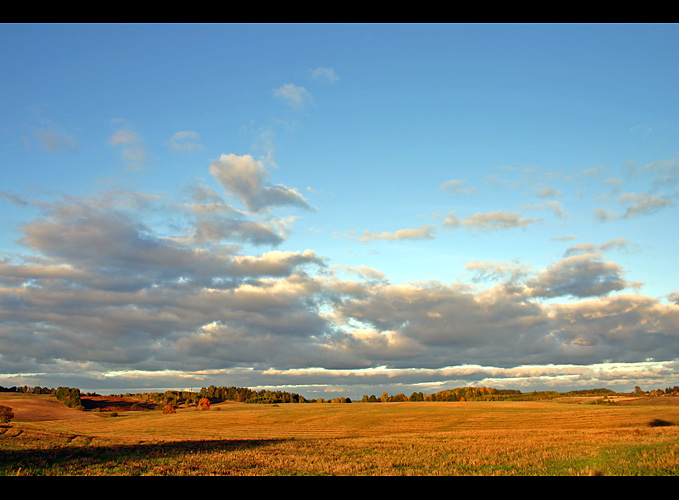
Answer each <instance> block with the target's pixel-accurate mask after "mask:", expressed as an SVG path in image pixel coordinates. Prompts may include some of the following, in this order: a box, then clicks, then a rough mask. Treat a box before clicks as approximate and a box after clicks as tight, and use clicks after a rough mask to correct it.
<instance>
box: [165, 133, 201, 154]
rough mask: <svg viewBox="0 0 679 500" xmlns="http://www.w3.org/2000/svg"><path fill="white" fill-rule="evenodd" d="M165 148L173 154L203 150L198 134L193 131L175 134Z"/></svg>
mask: <svg viewBox="0 0 679 500" xmlns="http://www.w3.org/2000/svg"><path fill="white" fill-rule="evenodd" d="M167 147H168V149H169V150H170V151H172V152H173V153H194V152H196V151H201V150H202V149H203V145H202V144H201V143H200V134H199V133H198V132H195V131H193V130H182V131H180V132H175V133H174V134H173V135H172V137H171V138H170V140H169V141H168V142H167Z"/></svg>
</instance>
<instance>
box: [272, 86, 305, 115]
mask: <svg viewBox="0 0 679 500" xmlns="http://www.w3.org/2000/svg"><path fill="white" fill-rule="evenodd" d="M274 95H275V96H276V97H278V98H280V99H282V100H283V101H284V102H286V103H287V104H289V105H290V106H291V107H293V108H295V109H303V108H304V107H305V106H306V105H309V104H313V102H314V101H313V98H312V97H311V93H310V92H309V91H308V90H307V89H305V88H304V87H300V86H299V85H295V84H294V83H286V84H285V85H283V86H281V87H279V88H277V89H275V90H274Z"/></svg>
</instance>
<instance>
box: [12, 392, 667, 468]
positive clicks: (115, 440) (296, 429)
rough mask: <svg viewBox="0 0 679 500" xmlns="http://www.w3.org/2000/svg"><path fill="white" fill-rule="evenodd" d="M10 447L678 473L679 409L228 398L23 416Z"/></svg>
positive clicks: (41, 451)
mask: <svg viewBox="0 0 679 500" xmlns="http://www.w3.org/2000/svg"><path fill="white" fill-rule="evenodd" d="M654 421H655V422H657V421H661V422H663V423H664V425H654V424H653V422H654ZM667 424H671V425H667ZM0 432H2V430H0ZM0 450H4V451H3V453H2V455H0V474H5V475H15V474H36V475H38V474H40V475H43V474H44V475H354V476H356V475H363V476H367V475H429V476H434V475H533V476H537V475H550V476H556V475H593V474H602V475H678V474H679V405H669V404H667V405H662V404H657V405H632V404H630V405H625V406H622V405H620V406H617V405H616V406H602V405H600V406H594V405H587V404H562V403H554V402H520V403H516V402H514V403H510V402H488V403H482V402H466V403H430V402H429V403H412V402H408V403H372V404H370V403H352V404H327V403H326V404H281V405H278V406H276V405H246V404H238V403H225V404H221V405H215V406H213V407H212V409H211V410H209V411H197V410H194V409H180V410H178V411H177V413H175V414H171V415H164V414H162V413H161V412H159V411H155V412H126V413H119V416H118V417H115V418H114V417H106V416H96V415H92V418H80V419H77V420H70V419H66V420H63V419H62V420H53V421H40V422H36V421H33V422H30V421H24V422H13V423H12V425H11V427H9V428H6V429H5V432H4V434H2V435H0Z"/></svg>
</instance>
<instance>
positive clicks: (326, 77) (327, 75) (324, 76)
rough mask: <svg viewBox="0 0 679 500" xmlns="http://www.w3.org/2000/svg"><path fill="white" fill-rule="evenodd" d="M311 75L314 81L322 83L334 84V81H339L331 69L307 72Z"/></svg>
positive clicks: (319, 68) (317, 69)
mask: <svg viewBox="0 0 679 500" xmlns="http://www.w3.org/2000/svg"><path fill="white" fill-rule="evenodd" d="M309 72H310V73H311V77H312V78H313V79H314V80H318V81H322V82H325V83H335V82H336V81H338V80H339V76H337V74H336V73H335V70H334V69H332V68H321V67H318V68H314V69H312V70H309Z"/></svg>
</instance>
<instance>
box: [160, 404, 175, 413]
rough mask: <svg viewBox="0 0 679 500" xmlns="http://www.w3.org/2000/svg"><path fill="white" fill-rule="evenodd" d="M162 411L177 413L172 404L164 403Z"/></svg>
mask: <svg viewBox="0 0 679 500" xmlns="http://www.w3.org/2000/svg"><path fill="white" fill-rule="evenodd" d="M163 413H177V410H175V408H174V406H172V405H165V408H163Z"/></svg>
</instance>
